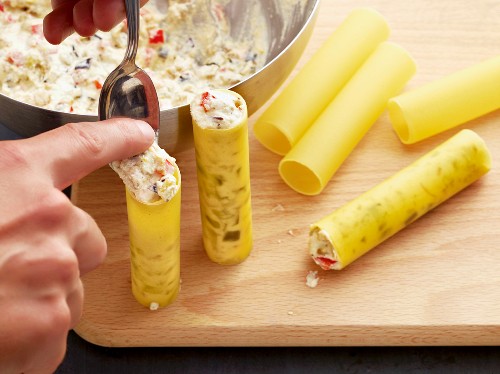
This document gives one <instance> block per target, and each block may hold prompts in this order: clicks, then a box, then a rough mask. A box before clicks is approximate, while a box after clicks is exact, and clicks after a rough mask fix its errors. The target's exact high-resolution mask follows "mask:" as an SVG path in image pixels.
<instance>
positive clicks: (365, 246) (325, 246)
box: [309, 130, 491, 270]
mask: <svg viewBox="0 0 500 374" xmlns="http://www.w3.org/2000/svg"><path fill="white" fill-rule="evenodd" d="M490 168H491V156H490V153H489V151H488V149H487V147H486V145H485V143H484V141H483V140H482V139H481V138H480V137H479V136H478V135H477V134H476V133H474V132H473V131H471V130H462V131H461V132H459V133H458V134H457V135H455V136H454V137H452V138H451V139H449V140H448V141H446V142H444V143H443V144H441V145H440V146H438V147H436V148H435V149H434V150H432V151H430V152H429V153H427V154H426V155H424V156H422V157H421V158H420V159H418V160H417V161H415V162H414V163H413V164H411V165H409V166H408V167H406V168H405V169H403V170H401V171H400V172H398V173H397V174H395V175H393V176H392V177H391V178H389V179H387V180H385V181H384V182H382V183H380V184H379V185H377V186H375V187H374V188H372V189H371V190H369V191H367V192H365V193H364V194H363V195H361V196H359V197H358V198H356V199H354V200H352V201H350V202H349V203H347V204H345V205H344V206H342V207H340V208H339V209H337V210H335V211H334V212H333V213H331V214H330V215H328V216H326V217H324V218H323V219H321V220H319V221H318V222H316V223H314V224H313V225H311V228H310V233H309V253H310V255H311V257H312V258H313V260H314V261H315V262H316V263H317V264H318V265H319V266H320V267H321V268H323V269H325V270H329V269H333V270H340V269H343V268H344V267H346V266H347V265H349V264H350V263H352V262H353V261H355V260H356V259H358V258H359V257H361V256H362V255H364V254H365V253H367V252H368V251H370V250H371V249H372V248H374V247H375V246H377V245H378V244H380V243H382V242H383V241H384V240H386V239H388V238H389V237H391V236H392V235H394V234H396V233H397V232H399V231H400V230H402V229H403V228H404V227H406V226H408V225H409V224H410V223H412V222H413V221H415V220H416V219H418V218H419V217H421V216H422V215H424V214H425V213H427V212H428V211H430V210H431V209H433V208H434V207H436V206H438V205H439V204H441V203H442V202H443V201H445V200H447V199H448V198H450V197H451V196H453V195H454V194H456V193H457V192H459V191H461V190H462V189H464V188H465V187H467V186H468V185H469V184H471V183H472V182H474V181H476V180H477V179H479V178H480V177H481V176H482V175H484V174H486V173H487V172H488V171H489V170H490Z"/></svg>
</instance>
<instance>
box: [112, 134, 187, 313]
mask: <svg viewBox="0 0 500 374" xmlns="http://www.w3.org/2000/svg"><path fill="white" fill-rule="evenodd" d="M111 167H112V168H113V169H114V170H115V171H116V172H117V173H118V174H119V175H120V177H121V178H122V179H123V181H124V182H125V185H126V201H127V214H128V226H129V241H130V267H131V281H132V294H133V295H134V297H135V298H136V300H137V301H138V302H139V303H140V304H142V305H144V306H146V307H149V308H150V309H152V310H155V309H157V308H159V307H165V306H167V305H169V304H170V303H172V302H173V301H174V300H175V299H176V297H177V294H178V293H179V286H180V216H181V174H180V171H179V168H178V166H177V165H176V163H175V159H174V158H172V157H170V156H169V155H168V154H167V153H166V152H165V151H164V150H162V149H160V148H159V147H158V146H157V145H156V144H154V145H153V146H152V147H151V148H150V149H148V150H147V151H146V152H145V153H143V154H141V155H138V156H135V157H132V158H131V159H127V160H121V161H117V162H114V163H112V164H111Z"/></svg>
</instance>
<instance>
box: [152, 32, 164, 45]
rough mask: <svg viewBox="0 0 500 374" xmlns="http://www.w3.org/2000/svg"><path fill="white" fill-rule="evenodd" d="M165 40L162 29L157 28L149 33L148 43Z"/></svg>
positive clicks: (157, 42)
mask: <svg viewBox="0 0 500 374" xmlns="http://www.w3.org/2000/svg"><path fill="white" fill-rule="evenodd" d="M164 42H165V37H164V35H163V30H162V29H158V30H156V31H152V32H150V33H149V44H160V43H164Z"/></svg>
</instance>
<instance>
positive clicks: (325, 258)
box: [309, 228, 344, 270]
mask: <svg viewBox="0 0 500 374" xmlns="http://www.w3.org/2000/svg"><path fill="white" fill-rule="evenodd" d="M309 254H310V255H311V257H312V259H313V260H314V262H315V263H316V264H318V265H319V266H320V267H321V268H322V269H323V270H340V269H342V268H343V267H344V266H343V264H342V260H341V259H340V257H339V255H338V253H337V251H336V250H335V248H334V246H333V242H332V240H331V238H330V235H328V233H327V232H326V231H325V230H321V229H319V228H314V229H313V230H312V231H311V233H310V234H309Z"/></svg>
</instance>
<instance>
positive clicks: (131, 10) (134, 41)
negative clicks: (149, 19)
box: [124, 0, 140, 62]
mask: <svg viewBox="0 0 500 374" xmlns="http://www.w3.org/2000/svg"><path fill="white" fill-rule="evenodd" d="M139 8H140V4H139V0H125V10H126V12H127V28H128V39H129V42H128V44H127V50H126V51H125V57H124V61H131V62H135V55H136V54H137V47H138V45H139Z"/></svg>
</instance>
